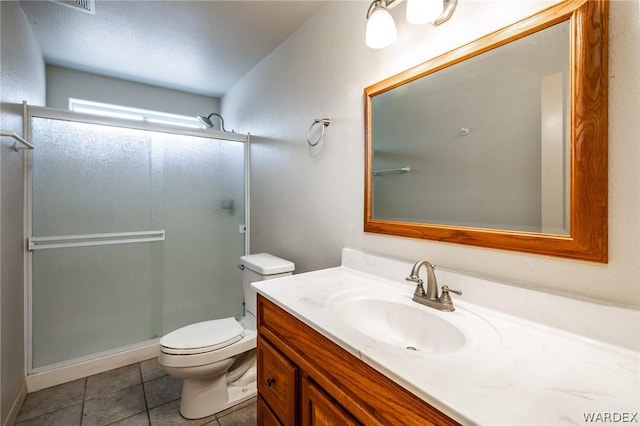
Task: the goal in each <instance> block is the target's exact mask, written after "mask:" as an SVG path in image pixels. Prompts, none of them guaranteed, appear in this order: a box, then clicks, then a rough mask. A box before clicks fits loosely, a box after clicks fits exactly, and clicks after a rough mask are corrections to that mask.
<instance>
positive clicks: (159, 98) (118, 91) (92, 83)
mask: <svg viewBox="0 0 640 426" xmlns="http://www.w3.org/2000/svg"><path fill="white" fill-rule="evenodd" d="M69 98H76V99H83V100H88V101H95V102H104V103H108V104H114V105H123V106H129V107H134V108H141V109H148V110H151V111H160V112H167V113H170V114H179V115H191V116H196V115H208V114H209V113H211V112H218V111H219V110H220V99H218V98H212V97H209V96H202V95H196V94H194V93H187V92H181V91H178V90H172V89H164V88H162V87H157V86H150V85H148V84H142V83H136V82H133V81H128V80H122V79H119V78H111V77H105V76H102V75H98V74H92V73H88V72H84V71H78V70H72V69H69V68H62V67H57V66H53V65H47V106H48V107H51V108H58V109H69Z"/></svg>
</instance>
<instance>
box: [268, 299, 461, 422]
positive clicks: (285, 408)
mask: <svg viewBox="0 0 640 426" xmlns="http://www.w3.org/2000/svg"><path fill="white" fill-rule="evenodd" d="M258 424H259V425H284V426H291V425H303V426H306V425H315V426H322V425H327V426H329V425H340V426H342V425H345V426H349V425H393V426H396V425H458V424H459V423H457V422H456V421H454V420H453V419H451V418H449V417H448V416H446V415H445V414H443V413H441V412H440V411H438V410H437V409H435V408H434V407H432V406H431V405H429V404H427V403H426V402H424V401H423V400H422V399H420V398H418V397H417V396H415V395H414V394H412V393H411V392H409V391H407V390H406V389H404V388H403V387H402V386H400V385H398V384H397V383H395V382H393V381H392V380H391V379H389V378H387V377H385V376H384V375H382V374H380V373H378V372H377V371H376V370H375V369H373V368H372V367H370V366H369V365H367V364H365V363H364V362H362V361H361V360H360V359H358V358H356V357H355V356H353V355H351V354H350V353H349V352H347V351H346V350H344V349H342V348H341V347H339V346H338V345H336V344H335V343H333V342H332V341H330V340H329V339H327V338H326V337H324V336H323V335H321V334H320V333H318V332H317V331H315V330H314V329H312V328H311V327H309V326H307V325H306V324H304V323H303V322H301V321H300V320H298V319H297V318H295V317H294V316H292V315H291V314H289V313H288V312H286V311H284V310H283V309H281V308H280V307H278V306H276V305H275V304H273V303H272V302H270V301H268V300H267V299H265V298H264V297H262V296H258Z"/></svg>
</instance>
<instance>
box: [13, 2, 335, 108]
mask: <svg viewBox="0 0 640 426" xmlns="http://www.w3.org/2000/svg"><path fill="white" fill-rule="evenodd" d="M325 1H326V0H325ZM20 4H21V6H22V9H23V10H24V12H25V15H26V16H27V19H28V21H29V23H30V25H31V28H32V29H33V32H34V34H35V36H36V39H37V40H38V42H39V44H40V47H41V49H42V53H43V55H44V58H45V61H46V63H47V64H52V65H58V66H62V67H67V68H73V69H78V70H82V71H88V72H93V73H97V74H101V75H107V76H110V77H117V78H123V79H127V80H132V81H137V82H141V83H146V84H152V85H156V86H161V87H167V88H171V89H177V90H182V91H187V92H193V93H198V94H202V95H208V96H222V95H223V94H224V93H225V92H226V91H227V90H228V89H229V88H230V87H231V86H232V85H233V84H234V83H235V82H236V81H238V80H239V79H240V78H241V77H242V76H244V75H245V74H246V73H247V72H248V71H249V70H251V68H253V67H254V66H255V65H256V64H258V63H259V62H260V61H261V60H262V59H263V58H264V57H265V56H267V55H268V54H269V53H270V52H271V51H273V50H274V49H275V48H276V47H277V46H278V45H279V44H280V43H282V42H283V41H284V40H285V39H286V38H287V37H288V36H289V35H291V34H292V33H294V32H295V31H296V30H297V29H298V28H299V27H300V26H301V25H302V24H303V23H304V22H305V21H306V20H307V19H309V18H310V17H311V16H312V15H313V14H314V13H315V12H316V11H318V9H320V7H321V6H322V5H323V4H324V1H306V0H302V1H301V0H297V1H267V0H262V1H244V0H235V1H220V0H215V1H214V0H201V1H178V0H174V1H166V0H165V1H149V0H138V1H131V0H126V1H107V0H96V4H95V14H90V13H86V12H84V11H81V10H78V9H76V8H72V7H67V6H65V5H61V4H59V3H56V2H53V1H33V0H21V2H20Z"/></svg>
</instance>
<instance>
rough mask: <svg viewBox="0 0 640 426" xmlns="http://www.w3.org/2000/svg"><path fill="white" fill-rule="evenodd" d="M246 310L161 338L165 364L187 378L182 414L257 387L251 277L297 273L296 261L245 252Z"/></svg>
mask: <svg viewBox="0 0 640 426" xmlns="http://www.w3.org/2000/svg"><path fill="white" fill-rule="evenodd" d="M240 259H241V265H240V266H239V267H240V269H242V271H243V273H242V275H243V277H242V278H243V279H242V281H243V292H244V300H245V316H244V317H242V318H240V319H238V320H236V319H235V318H223V319H216V320H210V321H203V322H199V323H196V324H191V325H188V326H185V327H182V328H179V329H177V330H175V331H172V332H171V333H169V334H167V335H165V336H164V337H162V338H161V339H160V356H159V358H158V360H159V362H160V365H162V367H163V368H164V370H165V371H166V372H167V374H169V375H170V376H173V377H176V378H178V379H182V380H183V383H182V399H181V401H180V414H181V415H182V416H183V417H185V418H187V419H199V418H202V417H207V416H210V415H212V414H215V413H218V412H220V411H222V410H224V409H226V408H228V407H231V406H233V405H236V404H238V403H240V402H242V401H244V400H246V399H249V398H252V397H253V396H255V395H256V393H257V388H256V376H257V372H256V349H255V348H256V339H257V331H256V318H255V314H256V293H255V290H254V289H253V288H252V287H251V283H252V282H255V281H261V280H265V279H272V278H279V277H283V276H287V275H291V274H292V273H293V269H294V265H293V263H291V262H289V261H287V260H284V259H280V258H278V257H275V256H272V255H269V254H266V253H260V254H254V255H247V256H242V257H241V258H240Z"/></svg>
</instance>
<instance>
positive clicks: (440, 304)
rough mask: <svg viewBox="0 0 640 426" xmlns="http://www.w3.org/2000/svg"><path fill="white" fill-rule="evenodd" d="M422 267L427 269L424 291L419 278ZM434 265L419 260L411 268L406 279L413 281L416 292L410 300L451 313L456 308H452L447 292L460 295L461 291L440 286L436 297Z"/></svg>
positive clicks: (436, 284)
mask: <svg viewBox="0 0 640 426" xmlns="http://www.w3.org/2000/svg"><path fill="white" fill-rule="evenodd" d="M422 266H426V267H427V290H426V291H425V289H424V286H423V284H424V281H422V278H420V268H422ZM435 269H436V267H435V265H432V264H431V263H429V262H427V261H426V260H419V261H417V262H416V263H415V265H413V268H411V274H410V275H409V276H408V277H407V281H413V282H414V283H416V284H417V286H416V290H415V291H414V292H413V298H412V300H413V301H414V302H418V303H420V304H422V305H426V306H429V307H431V308H435V309H439V310H441V311H446V312H453V311H455V310H456V308H455V307H454V306H453V301H452V300H451V296H449V292H451V293H455V294H459V295H462V292H461V291H458V290H452V289H450V288H449V287H448V286H446V285H443V286H442V294H440V296H438V280H437V279H436V274H435V272H434V270H435Z"/></svg>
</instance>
